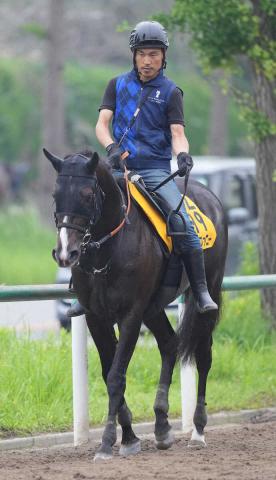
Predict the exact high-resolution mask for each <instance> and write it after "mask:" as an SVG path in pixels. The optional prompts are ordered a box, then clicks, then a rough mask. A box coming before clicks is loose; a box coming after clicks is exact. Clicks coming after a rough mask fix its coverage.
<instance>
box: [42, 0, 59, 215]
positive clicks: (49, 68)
mask: <svg viewBox="0 0 276 480" xmlns="http://www.w3.org/2000/svg"><path fill="white" fill-rule="evenodd" d="M48 8H49V10H48V11H49V27H48V31H47V34H46V39H47V43H46V68H45V78H44V99H43V121H42V141H43V146H45V147H46V148H47V149H49V150H50V151H52V152H54V153H55V154H56V155H60V156H62V155H64V151H65V118H64V117H65V115H64V79H63V71H64V14H65V8H64V0H49V7H48ZM39 173H40V175H39V176H40V182H39V183H40V191H39V199H38V200H39V207H40V210H41V213H42V215H43V218H44V220H47V221H49V220H50V218H51V216H50V213H51V210H52V200H51V195H50V194H51V192H52V191H53V187H54V181H55V176H54V173H53V169H52V168H50V166H49V162H47V161H46V159H45V157H44V156H43V155H42V153H41V158H40V168H39Z"/></svg>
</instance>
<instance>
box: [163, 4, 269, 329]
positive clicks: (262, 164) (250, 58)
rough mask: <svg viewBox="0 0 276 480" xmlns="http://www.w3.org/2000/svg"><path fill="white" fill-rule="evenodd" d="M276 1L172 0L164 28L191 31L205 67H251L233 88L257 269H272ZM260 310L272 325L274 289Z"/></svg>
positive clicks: (264, 296) (230, 69) (264, 293)
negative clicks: (246, 161) (249, 153)
mask: <svg viewBox="0 0 276 480" xmlns="http://www.w3.org/2000/svg"><path fill="white" fill-rule="evenodd" d="M275 18H276V2H275V0H208V2H207V1H206V0H196V1H194V0H175V2H174V5H173V7H172V9H171V12H170V14H169V16H167V15H162V14H161V15H160V16H159V20H160V21H163V22H164V23H165V24H166V25H167V27H168V28H171V29H175V28H178V29H180V30H181V31H186V32H190V33H191V34H192V45H193V47H194V49H195V50H196V51H197V53H198V54H199V57H200V59H201V61H202V64H203V65H204V66H205V67H207V68H209V69H210V70H211V69H215V68H221V69H224V71H228V72H232V73H233V72H234V73H237V71H238V70H239V71H241V68H242V67H241V65H242V64H245V65H247V66H248V65H249V66H250V69H251V79H252V82H251V85H252V91H251V92H250V93H248V92H247V93H245V92H241V91H240V92H238V91H236V97H237V99H238V101H239V103H240V104H241V107H242V113H243V115H244V116H245V118H246V119H247V122H248V124H249V127H250V129H251V135H252V138H253V141H254V145H255V158H256V180H257V198H258V208H259V237H260V241H259V253H260V267H261V272H262V273H267V274H269V273H276V248H275V246H276V221H275V220H276V216H275V207H276V184H275V170H276V154H275V152H276V97H275V72H276V21H275ZM262 304H263V309H264V312H265V313H266V314H267V315H269V317H270V318H271V324H272V327H273V328H274V329H275V328H276V291H275V289H266V290H264V291H262Z"/></svg>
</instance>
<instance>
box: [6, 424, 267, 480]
mask: <svg viewBox="0 0 276 480" xmlns="http://www.w3.org/2000/svg"><path fill="white" fill-rule="evenodd" d="M275 427H276V423H275V422H271V423H262V424H255V425H252V424H246V425H238V426H224V427H213V428H209V429H208V431H207V434H206V440H207V443H208V447H207V448H206V449H203V450H198V451H195V450H193V451H191V450H190V449H188V448H187V441H188V437H187V436H183V437H181V438H180V437H178V438H177V440H176V443H175V444H174V446H173V447H172V448H171V449H170V450H167V451H158V450H156V448H155V446H154V442H153V440H148V439H147V440H143V441H142V452H141V453H140V454H139V455H137V456H136V457H129V458H127V459H126V458H121V457H119V455H118V448H117V447H116V449H115V456H114V459H113V460H110V461H108V462H103V463H96V464H95V463H94V462H93V455H94V452H95V447H94V446H93V447H91V446H89V447H81V448H72V447H65V448H51V449H41V450H38V449H36V450H18V451H12V452H4V451H2V452H1V453H0V479H1V480H15V479H16V480H22V479H24V480H54V479H55V480H61V479H62V480H75V479H80V480H82V479H83V480H85V479H87V480H88V479H95V480H96V479H97V480H103V479H104V480H111V479H112V480H115V479H116V480H148V479H158V480H172V479H174V480H176V479H177V480H180V479H181V480H217V479H218V480H221V479H227V480H263V479H265V480H275V479H276V432H275Z"/></svg>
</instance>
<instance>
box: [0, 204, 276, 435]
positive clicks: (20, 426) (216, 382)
mask: <svg viewBox="0 0 276 480" xmlns="http://www.w3.org/2000/svg"><path fill="white" fill-rule="evenodd" d="M0 229H1V236H0V249H1V262H0V281H1V283H6V284H28V283H30V284H31V283H48V282H53V281H54V278H55V272H56V265H55V263H54V262H53V260H52V258H51V254H50V252H51V250H52V248H53V245H54V243H55V238H54V233H53V232H52V231H51V230H48V229H46V228H45V227H43V226H41V225H40V224H39V221H38V216H37V215H36V214H35V212H33V211H30V210H27V209H22V208H19V207H16V208H15V207H13V208H10V209H9V211H8V212H5V213H4V212H1V213H0ZM248 254H250V251H249V250H248ZM249 257H250V258H251V257H252V255H249ZM245 259H246V256H245ZM247 263H248V265H250V268H251V269H252V262H251V260H250V261H249V262H247ZM254 268H257V267H256V266H255V267H254ZM243 273H244V272H243ZM250 273H252V272H251V271H250ZM253 273H254V272H253ZM214 340H215V341H214V347H213V366H212V369H211V372H210V375H209V381H208V390H207V401H208V409H209V412H214V411H218V410H221V409H231V410H236V409H239V408H255V407H266V406H270V405H275V403H276V348H275V344H276V341H275V340H276V339H275V334H274V335H272V334H271V333H270V332H269V328H268V322H266V321H265V320H264V319H263V318H262V314H261V310H260V300H259V293H258V292H256V291H253V292H249V293H248V292H246V293H240V294H238V295H237V296H235V297H234V298H233V295H229V294H224V308H223V316H222V320H221V323H220V324H219V327H218V329H217V331H216V333H215V338H214ZM159 372H160V357H159V352H158V349H157V347H152V339H151V338H147V337H146V338H145V341H144V344H143V345H139V346H138V347H137V348H136V350H135V353H134V356H133V359H132V361H131V364H130V366H129V369H128V375H127V392H126V397H127V400H128V403H129V406H130V407H131V409H132V411H133V414H134V420H135V421H139V420H148V419H152V418H153V409H152V406H153V402H154V397H155V393H156V387H157V383H158V377H159ZM89 379H90V381H89V389H90V397H89V398H90V402H89V408H90V419H91V424H93V425H97V424H100V423H103V422H104V420H105V415H106V411H107V395H106V389H105V385H104V383H103V381H102V377H101V368H100V362H99V358H98V354H97V352H96V349H95V347H90V348H89ZM180 413H181V412H180V383H179V366H177V368H176V369H175V372H174V378H173V384H172V388H171V393H170V415H171V416H179V415H180ZM72 421H73V419H72V380H71V337H70V335H68V334H65V333H62V334H61V336H60V337H59V338H55V337H53V336H52V337H49V338H47V339H44V340H32V339H30V337H29V336H28V334H26V335H25V336H20V337H17V336H16V334H15V332H13V331H8V330H0V436H1V435H2V436H9V435H26V434H28V433H38V432H49V431H61V430H68V429H71V428H72Z"/></svg>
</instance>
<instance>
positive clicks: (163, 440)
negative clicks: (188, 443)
mask: <svg viewBox="0 0 276 480" xmlns="http://www.w3.org/2000/svg"><path fill="white" fill-rule="evenodd" d="M173 443H174V434H173V431H172V429H170V430H169V431H168V432H167V433H166V435H164V436H163V435H162V436H160V437H159V438H158V436H155V445H156V447H157V448H158V450H167V449H168V448H170V447H171V446H172V444H173Z"/></svg>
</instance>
